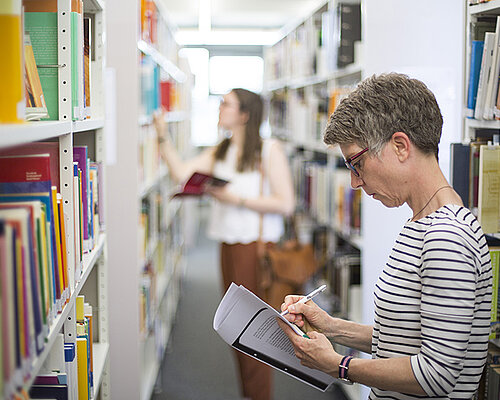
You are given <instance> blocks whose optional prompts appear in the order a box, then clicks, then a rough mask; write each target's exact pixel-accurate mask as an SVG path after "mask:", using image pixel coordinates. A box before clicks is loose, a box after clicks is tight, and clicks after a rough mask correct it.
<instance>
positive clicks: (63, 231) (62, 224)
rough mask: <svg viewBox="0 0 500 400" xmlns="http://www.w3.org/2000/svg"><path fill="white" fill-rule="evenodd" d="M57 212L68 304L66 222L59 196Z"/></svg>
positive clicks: (59, 196) (59, 195) (58, 195)
mask: <svg viewBox="0 0 500 400" xmlns="http://www.w3.org/2000/svg"><path fill="white" fill-rule="evenodd" d="M57 209H58V210H57V211H58V213H59V227H60V232H61V259H62V264H63V281H64V288H65V290H66V293H67V297H66V303H67V302H69V298H70V292H69V289H70V288H69V284H68V273H69V271H68V254H67V248H66V221H65V219H64V210H63V201H62V196H61V194H59V193H58V194H57Z"/></svg>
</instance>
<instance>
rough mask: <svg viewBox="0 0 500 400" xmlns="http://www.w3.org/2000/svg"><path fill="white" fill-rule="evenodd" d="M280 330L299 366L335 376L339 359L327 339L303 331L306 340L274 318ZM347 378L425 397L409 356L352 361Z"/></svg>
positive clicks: (337, 372)
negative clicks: (288, 342) (291, 348)
mask: <svg viewBox="0 0 500 400" xmlns="http://www.w3.org/2000/svg"><path fill="white" fill-rule="evenodd" d="M278 324H279V325H280V327H281V329H283V331H284V332H285V333H286V335H287V336H288V337H289V339H290V342H291V343H292V346H293V348H294V351H295V355H296V356H297V357H298V358H299V360H300V363H301V364H302V365H305V366H306V367H309V368H314V369H318V370H320V371H323V372H325V373H327V374H329V375H331V376H333V377H335V378H338V377H339V364H340V362H341V360H342V358H343V356H342V355H340V354H339V353H337V352H336V351H335V350H334V348H333V346H332V344H331V343H330V341H328V339H327V337H326V336H325V335H324V334H322V333H318V332H315V331H310V332H307V334H308V336H309V338H303V337H301V336H299V335H297V334H296V333H295V332H294V331H293V330H292V329H291V328H290V327H289V326H288V325H286V324H285V323H284V322H283V321H281V320H279V319H278ZM348 378H349V379H350V380H351V381H353V382H357V383H361V384H363V385H366V386H369V387H376V388H379V389H382V390H389V391H394V392H400V393H412V394H418V395H425V394H426V393H425V392H424V390H423V389H422V387H421V386H420V384H419V383H418V381H417V380H416V378H415V375H414V373H413V370H412V367H411V363H410V357H399V358H388V359H362V358H355V359H353V360H351V362H350V364H349V371H348Z"/></svg>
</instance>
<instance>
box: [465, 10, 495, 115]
mask: <svg viewBox="0 0 500 400" xmlns="http://www.w3.org/2000/svg"><path fill="white" fill-rule="evenodd" d="M471 36H472V37H471V39H472V41H471V50H470V59H469V82H468V87H467V109H466V116H467V117H468V118H474V119H477V120H493V119H500V97H499V90H498V87H499V86H498V82H499V78H500V51H499V48H498V46H499V44H500V41H499V39H500V16H499V17H496V18H491V17H481V18H479V19H478V20H477V21H476V22H475V23H473V24H472V26H471Z"/></svg>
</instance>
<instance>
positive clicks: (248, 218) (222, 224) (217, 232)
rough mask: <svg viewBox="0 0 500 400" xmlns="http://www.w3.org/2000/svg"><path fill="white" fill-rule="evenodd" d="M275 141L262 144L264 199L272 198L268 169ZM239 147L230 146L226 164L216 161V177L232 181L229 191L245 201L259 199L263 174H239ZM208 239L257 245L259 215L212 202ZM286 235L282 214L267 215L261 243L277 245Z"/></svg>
mask: <svg viewBox="0 0 500 400" xmlns="http://www.w3.org/2000/svg"><path fill="white" fill-rule="evenodd" d="M273 142H274V141H273V140H272V139H267V140H264V141H263V144H262V160H263V162H264V185H263V195H264V196H266V195H269V194H270V186H269V181H268V179H267V178H266V176H267V173H266V171H267V167H268V164H269V153H270V149H271V146H272V144H273ZM236 152H237V148H236V145H234V144H230V145H229V148H228V149H227V152H226V158H225V159H224V160H217V161H216V162H215V166H214V175H215V176H217V177H219V178H222V179H226V180H228V181H229V184H228V185H227V189H228V190H230V191H231V192H233V193H235V194H237V195H238V196H240V197H242V198H248V199H250V198H255V197H259V196H260V180H261V174H260V171H259V170H258V169H257V170H252V171H250V170H248V171H244V172H238V171H237V169H236V164H237V155H236ZM207 234H208V237H210V238H211V239H214V240H218V241H220V242H225V243H228V244H235V243H242V244H247V243H251V242H255V241H256V240H258V238H259V213H258V212H256V211H253V210H250V209H248V208H246V207H240V206H236V205H232V204H227V203H222V202H219V201H217V200H215V199H212V204H211V214H210V221H209V224H208V231H207ZM282 235H283V217H282V216H281V215H280V214H270V213H266V214H264V218H263V232H262V240H263V241H264V242H278V241H279V239H280V238H281V236H282Z"/></svg>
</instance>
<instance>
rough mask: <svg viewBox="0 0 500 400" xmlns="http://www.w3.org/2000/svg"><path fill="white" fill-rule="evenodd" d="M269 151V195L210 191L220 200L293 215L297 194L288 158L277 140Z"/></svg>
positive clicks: (266, 163)
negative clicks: (240, 194) (243, 195)
mask: <svg viewBox="0 0 500 400" xmlns="http://www.w3.org/2000/svg"><path fill="white" fill-rule="evenodd" d="M269 153H270V154H269V156H268V157H269V160H264V165H265V168H264V175H265V176H266V177H267V179H268V180H269V184H270V189H271V193H270V194H269V195H260V196H258V197H252V198H244V197H240V196H238V195H237V194H235V193H232V192H230V191H229V190H227V189H226V188H223V189H211V190H210V191H209V192H210V193H211V194H212V195H213V196H214V197H215V198H216V199H217V200H219V201H223V202H226V203H229V204H234V205H239V206H242V207H246V208H249V209H251V210H254V211H257V212H261V213H278V214H283V215H291V214H292V213H293V212H294V210H295V196H294V192H293V182H292V174H291V173H290V167H289V165H288V159H287V157H286V155H285V152H284V150H283V148H282V147H281V144H280V143H279V142H277V141H274V142H273V143H272V145H271V148H270V152H269Z"/></svg>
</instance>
